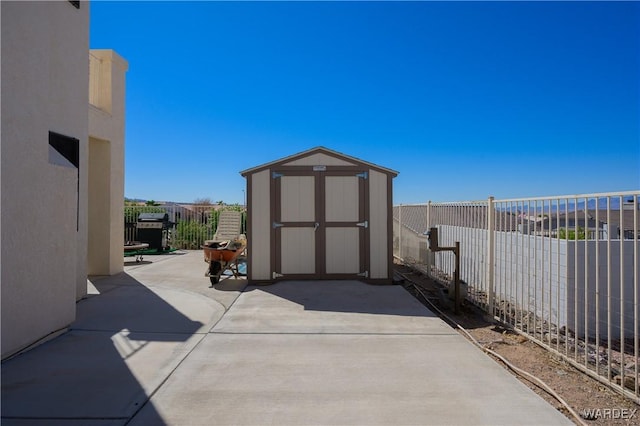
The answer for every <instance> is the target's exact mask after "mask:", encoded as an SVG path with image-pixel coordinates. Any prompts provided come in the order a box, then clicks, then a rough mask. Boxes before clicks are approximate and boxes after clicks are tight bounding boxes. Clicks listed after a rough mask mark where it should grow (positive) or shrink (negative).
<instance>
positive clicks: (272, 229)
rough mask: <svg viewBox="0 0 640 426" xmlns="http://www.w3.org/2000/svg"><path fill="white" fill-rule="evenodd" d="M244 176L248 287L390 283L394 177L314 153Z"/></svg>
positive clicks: (376, 168)
mask: <svg viewBox="0 0 640 426" xmlns="http://www.w3.org/2000/svg"><path fill="white" fill-rule="evenodd" d="M241 174H242V176H244V177H245V178H246V179H247V204H248V205H247V208H248V220H247V239H248V267H247V271H248V279H249V282H251V283H269V282H275V281H278V280H334V279H358V280H361V281H366V282H369V283H378V284H391V282H392V278H393V267H392V264H393V247H392V244H393V235H392V232H393V227H392V180H393V178H394V177H396V176H397V175H398V173H397V172H396V171H393V170H390V169H387V168H384V167H381V166H377V165H375V164H372V163H368V162H366V161H362V160H359V159H357V158H354V157H350V156H347V155H344V154H341V153H339V152H335V151H332V150H329V149H327V148H323V147H317V148H313V149H311V150H308V151H304V152H301V153H298V154H295V155H292V156H289V157H286V158H283V159H280V160H276V161H273V162H271V163H267V164H263V165H261V166H257V167H254V168H251V169H248V170H244V171H242V172H241Z"/></svg>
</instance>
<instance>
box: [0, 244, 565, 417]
mask: <svg viewBox="0 0 640 426" xmlns="http://www.w3.org/2000/svg"><path fill="white" fill-rule="evenodd" d="M145 260H146V261H149V260H151V261H152V262H150V263H144V264H135V263H133V264H130V265H128V266H127V267H126V271H125V273H124V274H120V275H118V276H115V277H103V278H99V279H93V280H92V295H91V296H90V297H89V298H87V299H86V300H83V301H81V302H80V303H78V315H77V320H76V322H75V323H74V324H73V325H72V327H71V330H70V331H69V332H67V333H65V334H64V335H62V336H60V337H58V338H56V339H54V340H51V341H49V342H47V343H45V344H43V345H41V346H38V347H37V348H35V349H32V350H31V351H29V352H27V353H25V354H23V355H20V356H18V357H16V358H13V359H11V360H9V361H6V362H5V363H3V365H2V424H3V425H21V426H22V425H89V426H92V425H100V426H103V425H180V426H181V425H232V424H233V425H410V424H411V425H428V424H467V425H480V424H485V425H499V424H504V425H518V424H520V425H523V424H529V425H541V424H544V425H547V424H549V425H552V424H553V425H556V424H557V425H561V424H572V423H571V422H570V421H569V420H568V419H566V418H565V417H564V416H563V415H561V414H560V413H559V412H557V411H556V410H555V409H554V408H553V407H551V406H550V405H548V404H547V403H546V402H545V401H544V400H542V399H541V398H540V397H538V396H537V395H536V394H535V393H533V392H532V391H531V390H529V389H528V388H527V387H526V386H524V385H523V384H522V383H520V382H519V381H518V380H516V379H515V378H513V377H512V376H511V374H509V373H508V372H507V371H506V370H505V369H504V368H502V367H501V366H500V365H498V364H497V363H495V362H494V361H493V360H491V359H490V358H489V357H487V356H486V355H485V354H483V353H482V352H481V351H480V350H478V349H477V348H475V347H474V346H473V345H472V344H471V343H469V342H467V341H466V340H465V339H464V338H463V337H462V336H460V335H459V334H458V333H457V332H455V331H454V330H453V329H451V328H450V327H449V326H447V325H446V324H445V323H444V322H442V321H441V320H440V319H439V318H437V317H436V316H435V315H433V314H432V313H431V312H430V311H429V310H427V309H426V308H424V307H423V306H422V305H421V304H420V303H419V302H417V301H416V300H415V299H414V298H413V297H412V296H411V295H410V294H408V293H407V292H406V291H405V290H404V289H403V288H402V287H400V286H371V285H367V284H362V283H359V282H351V281H329V282H326V281H325V282H283V283H279V284H276V285H273V286H265V287H246V288H245V281H244V280H233V279H228V280H224V281H222V282H221V283H220V284H218V285H217V286H216V288H210V287H209V281H208V279H207V278H205V277H204V276H203V274H204V270H205V267H206V264H205V263H204V262H203V261H202V253H201V252H187V253H184V254H174V255H170V256H169V255H168V256H162V257H151V256H149V257H146V258H145Z"/></svg>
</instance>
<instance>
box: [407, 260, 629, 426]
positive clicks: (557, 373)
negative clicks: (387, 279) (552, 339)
mask: <svg viewBox="0 0 640 426" xmlns="http://www.w3.org/2000/svg"><path fill="white" fill-rule="evenodd" d="M396 271H397V272H399V273H400V274H402V275H404V276H405V277H407V278H408V280H405V282H404V283H403V285H404V287H405V288H406V289H407V291H409V292H410V293H411V294H413V295H414V296H415V297H416V298H417V299H418V300H420V301H421V302H422V303H424V304H425V305H426V306H427V307H429V308H431V307H430V306H429V304H428V303H427V302H425V300H424V297H425V296H426V297H427V298H429V300H430V301H431V302H432V303H435V304H436V306H437V307H438V308H439V309H441V310H443V311H444V313H446V315H447V316H449V317H450V318H451V319H453V320H454V321H455V322H456V323H458V324H460V325H461V326H462V327H463V328H464V329H466V330H467V331H468V332H469V333H470V334H471V335H472V336H473V337H474V338H475V339H476V340H477V341H478V342H479V343H480V344H481V345H483V346H485V347H487V348H489V349H491V350H493V351H495V352H497V353H498V354H500V355H502V356H503V357H504V358H506V359H507V360H508V361H509V362H510V363H512V364H513V365H515V366H516V367H518V368H521V369H523V370H525V371H527V372H528V373H530V374H532V375H534V376H536V377H537V378H539V379H541V380H542V381H544V382H545V383H546V384H547V385H548V386H549V387H551V389H553V390H554V391H555V392H556V393H557V394H559V395H560V397H561V398H563V399H564V400H565V401H566V402H567V403H568V404H569V405H570V406H571V407H572V408H573V410H575V411H576V412H577V413H578V414H580V415H582V416H583V422H584V423H585V424H587V425H594V426H596V425H640V406H638V405H637V404H635V403H634V402H633V401H630V400H628V399H625V398H623V397H622V396H621V395H619V394H618V393H615V392H614V391H612V390H611V389H609V388H608V387H606V386H605V385H603V384H601V383H600V382H598V381H597V380H595V379H592V378H591V377H589V376H587V375H586V374H584V373H582V372H581V371H579V370H578V369H576V368H574V367H573V366H572V365H570V364H568V363H567V362H565V361H563V360H562V359H561V358H559V357H557V356H556V355H554V354H552V353H550V352H549V351H547V350H546V349H544V348H542V347H540V346H538V345H537V344H536V343H534V342H532V341H530V340H528V339H527V338H526V337H524V336H521V335H518V334H516V333H514V332H512V331H509V330H507V329H505V328H503V327H501V326H500V325H498V324H497V323H495V322H493V321H489V320H488V319H487V318H486V316H485V315H484V313H483V312H482V311H480V310H479V309H477V308H475V307H474V306H472V305H469V304H464V305H463V306H462V308H461V309H460V312H459V314H455V313H454V312H453V309H451V306H450V305H448V304H447V303H443V301H442V298H441V293H440V292H439V288H440V286H439V285H438V284H437V283H435V282H434V281H433V280H431V279H430V278H428V277H426V276H424V275H422V274H421V273H419V272H415V271H413V270H412V269H410V268H409V267H406V266H404V265H396ZM411 283H414V284H416V285H417V286H419V288H420V291H418V290H416V289H415V287H414V285H412V284H411ZM461 333H462V332H461ZM462 334H463V335H464V333H462ZM465 337H466V336H465ZM496 362H498V363H499V364H501V365H503V367H504V368H505V369H507V370H508V371H510V372H512V370H510V369H508V368H507V367H506V366H505V365H504V364H503V363H502V362H501V361H499V360H498V359H496ZM512 374H514V375H515V376H516V377H517V378H518V379H519V380H521V381H522V382H523V383H525V384H526V385H527V386H528V387H530V388H531V389H533V391H534V392H536V393H537V394H538V395H540V396H541V397H542V398H544V399H545V400H546V401H547V402H549V403H550V404H551V405H553V406H554V407H556V409H557V410H558V411H560V412H562V413H563V414H564V415H565V416H567V417H568V418H569V419H570V420H572V421H574V422H576V420H575V418H574V417H573V416H571V414H570V413H569V411H568V410H567V409H566V408H565V407H564V406H563V405H562V404H561V403H560V402H558V400H557V399H556V398H554V397H553V396H551V395H550V394H549V393H547V392H546V391H545V390H543V389H542V388H540V387H539V386H538V385H536V384H533V383H531V382H530V381H528V380H526V379H524V378H522V377H520V376H519V375H517V374H515V373H512ZM585 410H592V411H591V413H592V415H588V414H587V413H585ZM597 410H599V411H597ZM593 417H595V418H593ZM616 417H617V418H616ZM576 423H577V422H576Z"/></svg>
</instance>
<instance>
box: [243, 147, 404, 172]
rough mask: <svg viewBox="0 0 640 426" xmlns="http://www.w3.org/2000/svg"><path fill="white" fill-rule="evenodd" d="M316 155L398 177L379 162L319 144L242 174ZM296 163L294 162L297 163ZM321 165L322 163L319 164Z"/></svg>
mask: <svg viewBox="0 0 640 426" xmlns="http://www.w3.org/2000/svg"><path fill="white" fill-rule="evenodd" d="M312 156H316V158H321V157H322V156H328V157H332V158H333V159H336V160H339V161H344V162H345V163H349V164H353V165H357V166H366V167H369V168H371V169H374V170H377V171H379V172H382V173H386V174H389V175H392V177H396V176H397V175H398V172H397V171H395V170H391V169H388V168H386V167H382V166H378V165H377V164H373V163H369V162H367V161H363V160H360V159H358V158H355V157H351V156H349V155H346V154H342V153H340V152H337V151H333V150H331V149H328V148H325V147H322V146H319V147H316V148H312V149H309V150H307V151H303V152H299V153H297V154H293V155H290V156H288V157H284V158H281V159H279V160H275V161H271V162H269V163H265V164H262V165H260V166H256V167H252V168H250V169H246V170H243V171H241V172H240V174H241V175H242V176H247V175H249V174H252V173H257V172H260V171H262V170H265V169H269V168H271V167H273V166H283V165H287V164H289V163H294V162H295V163H298V164H304V159H305V158H307V157H312ZM295 163H294V164H295ZM318 165H320V164H318Z"/></svg>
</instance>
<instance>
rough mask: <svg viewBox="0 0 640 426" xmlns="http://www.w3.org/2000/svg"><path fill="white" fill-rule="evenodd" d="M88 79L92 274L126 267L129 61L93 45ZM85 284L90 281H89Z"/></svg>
mask: <svg viewBox="0 0 640 426" xmlns="http://www.w3.org/2000/svg"><path fill="white" fill-rule="evenodd" d="M89 57H90V70H91V71H90V81H89V144H88V147H89V149H88V152H89V153H88V161H89V177H88V189H89V194H88V227H89V229H88V247H87V272H88V274H89V275H113V274H116V273H118V272H122V270H123V262H122V246H123V245H124V214H123V212H124V132H125V120H124V113H125V73H126V71H127V69H128V64H127V61H125V60H124V59H123V58H122V57H121V56H119V55H118V54H117V53H116V52H114V51H113V50H109V49H92V50H91V51H90V52H89ZM84 287H85V288H86V286H84Z"/></svg>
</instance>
